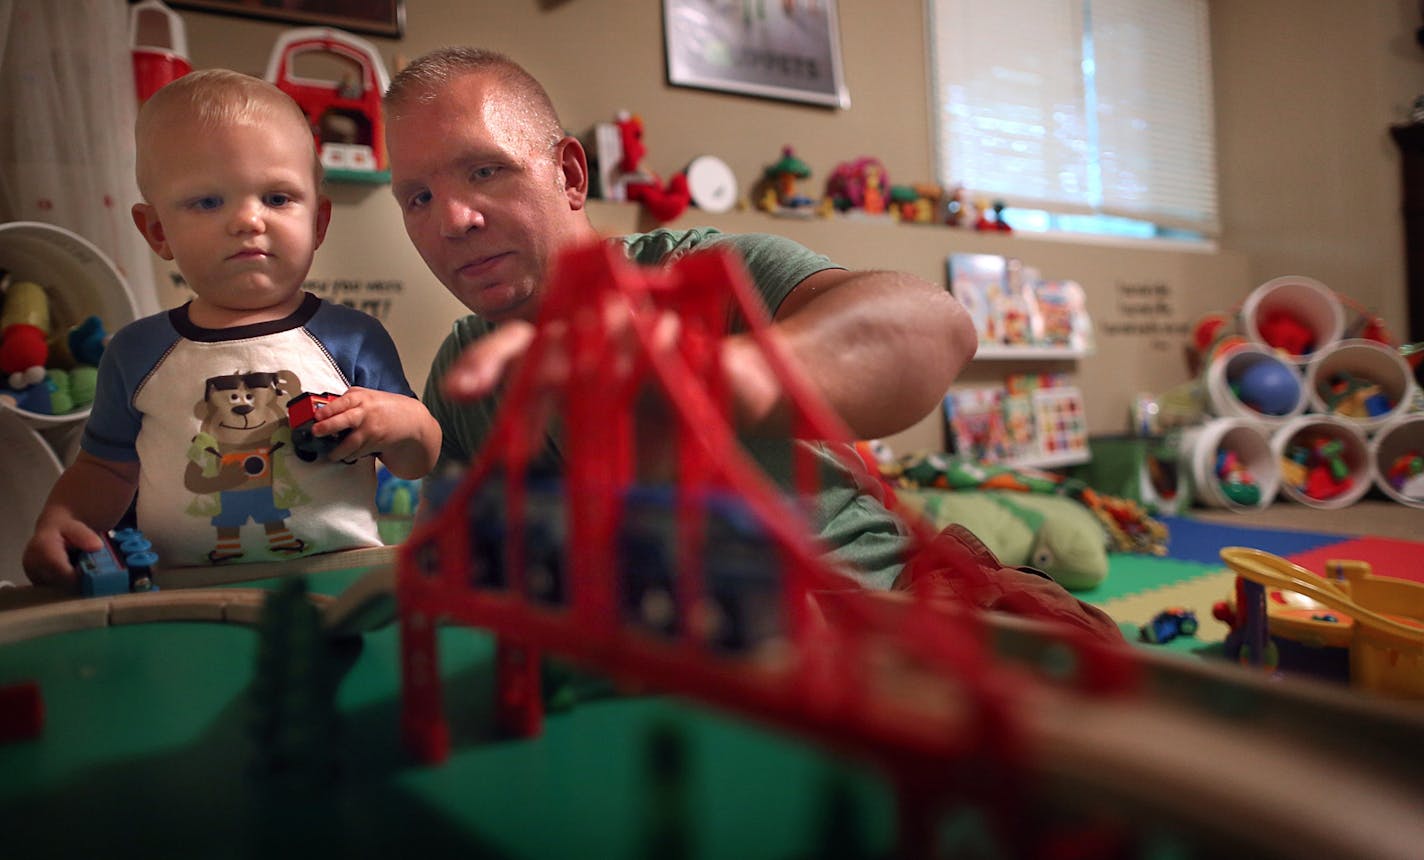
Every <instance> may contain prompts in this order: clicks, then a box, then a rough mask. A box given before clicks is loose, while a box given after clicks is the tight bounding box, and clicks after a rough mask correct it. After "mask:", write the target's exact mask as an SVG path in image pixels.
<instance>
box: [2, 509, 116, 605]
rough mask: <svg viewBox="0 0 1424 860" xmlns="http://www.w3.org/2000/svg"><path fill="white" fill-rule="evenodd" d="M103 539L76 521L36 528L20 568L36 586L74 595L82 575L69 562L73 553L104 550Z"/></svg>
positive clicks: (57, 520) (60, 520)
mask: <svg viewBox="0 0 1424 860" xmlns="http://www.w3.org/2000/svg"><path fill="white" fill-rule="evenodd" d="M103 545H104V543H103V541H102V540H100V538H99V535H98V534H97V533H96V532H95V531H94V530H93V529H91V528H89V527H88V526H86V525H85V524H84V523H82V522H80V521H79V520H76V519H74V518H72V517H54V518H52V519H50V520H49V521H47V522H41V523H39V524H38V525H37V526H36V527H35V533H34V535H33V536H32V537H31V538H30V542H29V543H27V544H25V552H24V554H23V556H22V557H21V559H20V564H21V565H22V566H23V567H24V569H25V576H28V577H29V578H30V582H32V583H34V584H35V585H53V586H58V587H60V588H64V589H68V590H70V591H73V590H76V589H77V588H78V586H79V575H78V572H77V571H75V569H74V565H73V564H71V563H70V561H69V550H70V548H71V547H73V548H74V549H79V550H84V551H85V552H93V551H95V550H98V549H100V548H102V547H103Z"/></svg>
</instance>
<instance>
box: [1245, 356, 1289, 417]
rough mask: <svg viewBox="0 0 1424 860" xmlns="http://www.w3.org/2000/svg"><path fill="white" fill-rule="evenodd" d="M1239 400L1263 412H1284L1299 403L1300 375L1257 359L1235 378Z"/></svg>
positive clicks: (1276, 364)
mask: <svg viewBox="0 0 1424 860" xmlns="http://www.w3.org/2000/svg"><path fill="white" fill-rule="evenodd" d="M1236 383H1237V384H1236V390H1237V391H1238V392H1239V396H1240V397H1241V402H1243V403H1245V404H1246V405H1247V406H1250V407H1251V408H1252V409H1254V410H1256V411H1257V412H1260V413H1263V414H1265V415H1287V414H1289V413H1290V411H1291V410H1292V409H1294V408H1295V405H1296V404H1297V403H1299V402H1300V377H1299V376H1297V375H1296V373H1295V372H1294V371H1292V370H1291V369H1290V368H1288V367H1286V366H1285V365H1283V364H1280V363H1279V362H1275V361H1258V362H1256V363H1255V364H1252V365H1251V366H1250V367H1248V368H1246V369H1245V370H1244V371H1243V372H1242V373H1241V376H1240V377H1239V378H1238V379H1237V380H1236Z"/></svg>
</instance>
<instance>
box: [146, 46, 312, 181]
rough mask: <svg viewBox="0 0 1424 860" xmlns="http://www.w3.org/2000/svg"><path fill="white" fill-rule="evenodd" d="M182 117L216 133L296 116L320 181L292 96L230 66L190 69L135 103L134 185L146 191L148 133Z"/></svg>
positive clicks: (149, 165)
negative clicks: (136, 176)
mask: <svg viewBox="0 0 1424 860" xmlns="http://www.w3.org/2000/svg"><path fill="white" fill-rule="evenodd" d="M175 120H182V121H184V122H188V123H191V124H193V125H195V126H197V127H198V128H200V129H204V130H208V131H211V132H213V133H221V132H222V130H223V129H224V128H229V127H231V126H234V125H260V124H262V123H264V122H289V121H290V122H295V123H299V124H300V127H301V128H302V129H303V130H304V131H305V132H306V133H307V138H308V140H310V141H311V152H312V169H313V172H314V176H315V177H316V184H317V186H318V187H320V186H321V182H322V167H321V157H320V156H319V155H318V154H317V149H316V140H315V138H314V137H313V136H312V134H311V123H310V121H308V120H307V116H306V114H305V113H303V112H302V109H301V106H300V105H298V104H297V103H296V102H295V101H294V100H293V99H292V97H291V96H289V95H287V94H286V93H284V92H282V91H281V90H279V89H277V88H276V87H275V86H273V85H272V84H270V83H268V82H267V81H264V80H262V79H261V78H254V77H253V76H251V75H244V74H242V73H241V72H234V71H231V70H229V69H204V70H203V71H199V72H191V73H189V74H186V75H184V76H183V77H181V78H178V79H176V80H174V81H172V82H171V83H169V84H167V85H165V86H164V87H162V88H161V89H160V90H159V91H158V92H156V93H154V94H153V96H152V97H151V98H149V100H148V101H146V102H144V104H143V107H142V108H140V109H139V112H138V121H137V122H136V123H134V143H135V145H136V150H137V161H138V164H137V174H138V187H139V191H140V192H142V193H143V195H144V197H145V199H146V198H147V197H148V183H149V181H150V179H151V177H152V173H153V171H154V169H155V165H154V164H153V163H152V162H151V160H150V158H149V155H148V153H149V150H150V149H151V147H149V146H147V145H146V142H147V140H148V138H149V136H150V135H152V134H155V133H159V132H157V131H156V130H161V128H162V125H163V123H165V122H173V121H175Z"/></svg>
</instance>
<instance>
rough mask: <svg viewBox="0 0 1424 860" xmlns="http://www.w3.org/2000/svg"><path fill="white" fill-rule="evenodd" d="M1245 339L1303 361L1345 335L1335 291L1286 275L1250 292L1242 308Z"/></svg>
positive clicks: (1343, 313)
mask: <svg viewBox="0 0 1424 860" xmlns="http://www.w3.org/2000/svg"><path fill="white" fill-rule="evenodd" d="M1241 328H1242V330H1243V331H1244V332H1245V333H1246V337H1248V338H1249V339H1251V340H1252V341H1254V342H1256V343H1259V344H1261V345H1263V346H1265V347H1266V348H1267V349H1280V350H1282V351H1283V352H1285V353H1287V354H1289V355H1290V356H1291V357H1292V358H1294V360H1296V361H1299V362H1305V361H1308V360H1310V357H1311V356H1312V355H1314V354H1315V353H1317V352H1319V351H1321V350H1323V349H1325V348H1326V347H1327V346H1329V345H1330V344H1332V343H1335V342H1336V341H1338V340H1340V338H1341V337H1343V336H1344V334H1345V309H1344V307H1343V306H1342V305H1341V304H1340V297H1339V296H1337V295H1335V291H1334V290H1332V289H1330V288H1329V287H1327V286H1325V285H1324V284H1322V283H1320V282H1319V281H1317V280H1315V279H1313V278H1306V277H1302V276H1300V275H1285V276H1283V277H1279V278H1272V279H1271V280H1269V281H1267V282H1265V283H1264V284H1262V285H1260V286H1259V287H1257V288H1256V289H1254V290H1252V291H1251V294H1250V295H1249V296H1247V297H1246V301H1245V302H1244V303H1243V304H1242V305H1241Z"/></svg>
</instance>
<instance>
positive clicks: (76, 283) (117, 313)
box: [0, 221, 138, 428]
mask: <svg viewBox="0 0 1424 860" xmlns="http://www.w3.org/2000/svg"><path fill="white" fill-rule="evenodd" d="M0 269H5V270H6V271H8V272H9V273H10V276H11V278H13V279H14V280H17V281H33V282H35V283H37V284H39V285H41V286H42V287H44V288H45V293H46V295H47V296H48V297H49V315H50V325H51V328H52V329H53V330H54V331H61V330H64V329H67V328H69V327H70V326H73V325H76V324H78V323H80V322H82V321H83V320H84V319H86V318H88V317H90V316H97V317H99V319H100V320H101V321H102V322H103V323H104V330H105V331H107V332H109V333H111V334H112V333H113V332H116V331H118V330H119V329H120V328H122V327H124V326H126V325H128V324H129V323H131V322H133V321H134V320H135V319H137V318H138V307H137V305H135V304H134V299H133V294H132V293H130V292H129V287H128V284H127V282H125V281H124V278H123V276H122V275H120V274H119V270H118V269H117V268H115V267H114V264H113V262H111V261H110V260H109V258H108V257H107V256H106V255H105V254H104V252H103V251H100V250H99V249H98V248H96V247H94V245H93V244H91V243H90V242H89V240H87V239H85V238H84V237H82V236H80V235H79V234H77V233H72V232H70V231H69V230H66V229H64V228H63V227H56V226H55V225H53V224H45V223H42V222H39V221H12V222H9V223H7V224H0ZM0 410H6V411H9V412H12V413H14V414H16V415H18V416H19V417H20V418H22V419H23V420H24V421H26V422H27V423H28V424H30V425H31V426H33V427H41V428H43V427H49V426H53V425H56V424H67V423H70V422H73V421H80V420H83V419H84V418H87V417H88V415H89V409H88V407H84V408H81V409H76V410H74V411H73V412H66V413H64V414H62V415H46V414H44V413H41V412H32V411H30V410H28V409H21V408H18V407H15V406H13V405H11V404H10V403H8V402H7V401H3V400H0Z"/></svg>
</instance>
